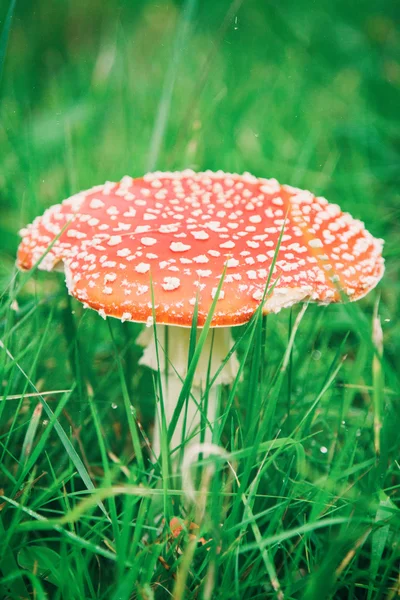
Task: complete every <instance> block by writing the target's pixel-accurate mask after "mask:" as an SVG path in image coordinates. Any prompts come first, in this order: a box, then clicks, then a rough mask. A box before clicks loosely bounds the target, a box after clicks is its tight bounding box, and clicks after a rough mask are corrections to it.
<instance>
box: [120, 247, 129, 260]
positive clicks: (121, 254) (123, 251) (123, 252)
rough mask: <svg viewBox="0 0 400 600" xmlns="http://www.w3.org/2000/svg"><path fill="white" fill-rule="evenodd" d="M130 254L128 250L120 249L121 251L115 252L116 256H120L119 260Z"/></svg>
mask: <svg viewBox="0 0 400 600" xmlns="http://www.w3.org/2000/svg"><path fill="white" fill-rule="evenodd" d="M130 253H131V251H130V250H129V248H121V250H118V251H117V255H118V256H121V258H123V257H125V256H129V255H130Z"/></svg>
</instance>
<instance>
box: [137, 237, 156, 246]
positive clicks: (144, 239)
mask: <svg viewBox="0 0 400 600" xmlns="http://www.w3.org/2000/svg"><path fill="white" fill-rule="evenodd" d="M140 242H141V243H142V244H143V246H154V244H157V240H156V239H154V238H152V237H142V238H141V240H140Z"/></svg>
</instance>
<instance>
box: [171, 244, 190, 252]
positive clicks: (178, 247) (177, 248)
mask: <svg viewBox="0 0 400 600" xmlns="http://www.w3.org/2000/svg"><path fill="white" fill-rule="evenodd" d="M169 248H170V250H172V252H186V250H190V248H191V246H189V245H188V244H182V242H171V244H170V247H169Z"/></svg>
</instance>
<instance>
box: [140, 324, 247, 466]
mask: <svg viewBox="0 0 400 600" xmlns="http://www.w3.org/2000/svg"><path fill="white" fill-rule="evenodd" d="M190 331H191V330H190V329H188V328H182V327H176V326H166V325H158V326H157V340H158V344H159V346H158V355H159V363H160V364H158V363H157V354H156V345H155V340H154V336H153V335H152V333H151V331H150V330H145V331H144V332H143V333H142V335H141V336H140V338H139V343H141V344H142V345H145V344H146V348H145V351H144V354H143V356H142V358H141V360H140V363H141V364H142V365H146V366H148V367H150V368H151V369H154V370H157V369H158V368H160V372H161V382H162V390H163V394H162V395H163V403H164V405H163V408H164V414H165V421H166V426H167V427H168V426H169V424H170V423H171V420H172V417H173V414H174V411H175V408H176V405H177V402H178V398H179V394H180V392H181V390H182V385H183V381H184V380H185V377H186V375H187V369H188V356H189V347H190ZM199 335H200V330H198V336H199ZM232 343H233V342H232V337H231V334H230V330H229V329H228V328H216V329H213V330H211V331H210V333H209V334H208V336H207V338H206V341H205V343H204V346H203V348H202V352H201V356H200V359H199V362H198V365H197V368H196V371H195V375H194V378H193V382H192V386H191V390H190V396H189V398H188V400H187V402H186V403H185V404H184V406H183V408H182V410H181V413H180V415H179V419H178V422H177V425H176V427H175V430H174V433H173V436H172V439H171V441H170V450H171V453H173V456H174V457H175V456H176V457H177V456H178V454H179V453H178V452H177V451H176V449H177V448H179V447H180V446H181V445H182V444H184V445H185V443H186V444H188V445H189V444H190V445H191V444H194V443H196V444H198V443H199V442H207V443H208V442H211V441H212V431H213V426H214V423H215V420H216V418H217V412H218V396H219V386H220V385H221V384H229V383H231V382H232V381H233V379H234V377H235V375H236V373H237V371H238V362H237V359H236V356H235V355H232V356H231V357H230V358H229V360H228V361H227V362H226V364H225V365H224V368H223V369H222V371H221V373H219V374H218V377H217V378H216V381H215V382H214V384H213V386H212V387H211V388H210V389H209V391H208V394H205V390H206V387H207V381H208V380H211V379H213V377H214V376H215V374H216V372H217V370H218V369H219V368H220V366H221V364H223V362H224V361H225V359H226V356H227V354H228V352H229V350H230V348H231V346H232ZM161 408H162V407H161V405H160V403H159V402H157V415H156V421H155V428H154V436H153V450H154V454H155V456H156V457H158V456H159V454H160V450H161V431H162V425H161V423H162V411H161ZM174 462H176V461H174Z"/></svg>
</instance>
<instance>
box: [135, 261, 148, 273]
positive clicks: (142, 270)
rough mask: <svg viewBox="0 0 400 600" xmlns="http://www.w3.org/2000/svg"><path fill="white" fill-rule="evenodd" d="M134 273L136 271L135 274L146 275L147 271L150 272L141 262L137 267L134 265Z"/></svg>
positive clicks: (145, 264)
mask: <svg viewBox="0 0 400 600" xmlns="http://www.w3.org/2000/svg"><path fill="white" fill-rule="evenodd" d="M135 271H137V273H147V272H148V271H150V265H149V264H147V263H143V262H141V263H139V264H138V265H136V267H135Z"/></svg>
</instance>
